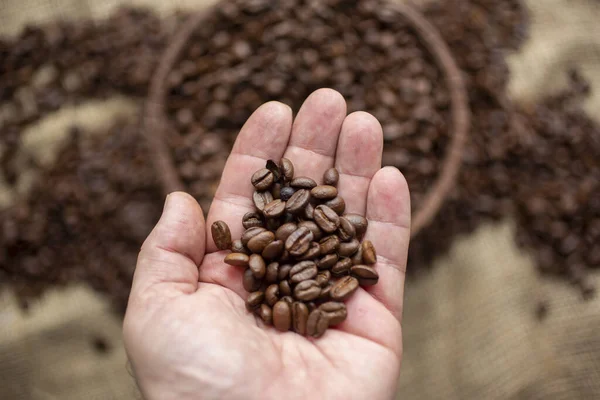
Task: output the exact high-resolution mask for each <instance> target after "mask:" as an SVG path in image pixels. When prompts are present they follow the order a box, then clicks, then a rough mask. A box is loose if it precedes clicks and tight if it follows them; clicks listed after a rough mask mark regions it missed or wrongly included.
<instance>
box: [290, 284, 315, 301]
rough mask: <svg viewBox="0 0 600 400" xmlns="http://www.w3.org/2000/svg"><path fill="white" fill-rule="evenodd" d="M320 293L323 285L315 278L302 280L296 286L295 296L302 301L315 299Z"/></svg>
mask: <svg viewBox="0 0 600 400" xmlns="http://www.w3.org/2000/svg"><path fill="white" fill-rule="evenodd" d="M319 294H321V286H319V284H318V283H317V281H315V280H313V279H309V280H306V281H302V282H300V283H299V284H297V285H296V287H295V288H294V297H295V298H296V299H298V300H302V301H311V300H314V299H316V298H317V297H319Z"/></svg>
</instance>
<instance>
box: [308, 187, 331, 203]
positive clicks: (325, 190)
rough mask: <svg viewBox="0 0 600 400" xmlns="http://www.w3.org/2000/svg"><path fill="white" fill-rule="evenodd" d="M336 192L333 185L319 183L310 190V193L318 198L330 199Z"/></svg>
mask: <svg viewBox="0 0 600 400" xmlns="http://www.w3.org/2000/svg"><path fill="white" fill-rule="evenodd" d="M337 194H338V191H337V189H336V188H335V186H329V185H319V186H315V187H314V188H312V189H311V190H310V195H311V196H312V197H314V198H315V199H319V200H330V199H333V198H334V197H336V196H337Z"/></svg>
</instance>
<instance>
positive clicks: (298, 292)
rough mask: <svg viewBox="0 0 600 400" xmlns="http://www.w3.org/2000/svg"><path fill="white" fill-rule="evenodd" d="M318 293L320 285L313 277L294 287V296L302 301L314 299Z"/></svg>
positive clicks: (319, 292)
mask: <svg viewBox="0 0 600 400" xmlns="http://www.w3.org/2000/svg"><path fill="white" fill-rule="evenodd" d="M357 283H358V282H357ZM319 294H321V286H319V284H318V283H317V281H315V280H313V279H309V280H306V281H302V282H300V283H299V284H297V285H296V287H295V288H294V297H295V298H296V299H298V300H302V301H311V300H314V299H316V298H317V297H319Z"/></svg>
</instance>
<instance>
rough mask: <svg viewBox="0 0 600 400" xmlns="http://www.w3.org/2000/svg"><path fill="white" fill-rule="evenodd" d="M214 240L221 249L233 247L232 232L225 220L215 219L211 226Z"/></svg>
mask: <svg viewBox="0 0 600 400" xmlns="http://www.w3.org/2000/svg"><path fill="white" fill-rule="evenodd" d="M210 231H211V233H212V237H213V241H214V242H215V245H216V246H217V249H219V250H229V248H230V247H231V232H230V231H229V226H228V225H227V224H226V223H225V221H215V222H213V224H212V225H211V226H210Z"/></svg>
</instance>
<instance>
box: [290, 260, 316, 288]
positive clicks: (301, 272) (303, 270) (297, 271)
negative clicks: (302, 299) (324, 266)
mask: <svg viewBox="0 0 600 400" xmlns="http://www.w3.org/2000/svg"><path fill="white" fill-rule="evenodd" d="M317 273H318V271H317V266H316V265H315V263H314V262H313V261H301V262H299V263H298V264H296V265H294V266H293V267H292V269H291V270H290V283H291V284H292V285H293V284H296V283H300V282H302V281H305V280H307V279H313V278H314V277H316V276H317Z"/></svg>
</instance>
